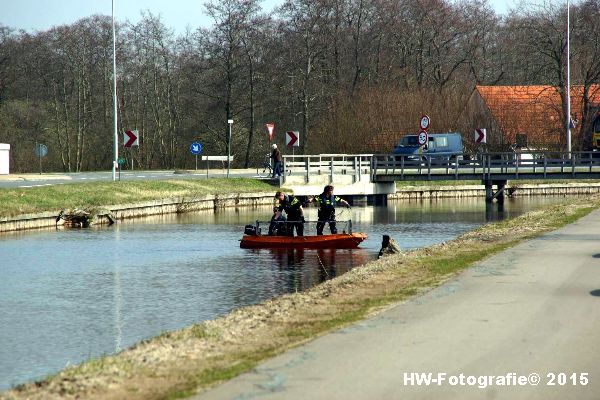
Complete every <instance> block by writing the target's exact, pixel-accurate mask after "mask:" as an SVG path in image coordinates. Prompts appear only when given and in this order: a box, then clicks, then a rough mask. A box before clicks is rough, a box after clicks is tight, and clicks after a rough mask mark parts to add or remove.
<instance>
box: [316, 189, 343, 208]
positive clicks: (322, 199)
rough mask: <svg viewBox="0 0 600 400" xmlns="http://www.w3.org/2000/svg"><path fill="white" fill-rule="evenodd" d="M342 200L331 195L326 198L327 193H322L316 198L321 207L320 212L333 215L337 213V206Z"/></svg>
mask: <svg viewBox="0 0 600 400" xmlns="http://www.w3.org/2000/svg"><path fill="white" fill-rule="evenodd" d="M340 200H341V199H340V198H339V197H338V196H335V195H333V194H332V195H331V196H326V195H325V193H321V194H320V195H318V196H317V197H316V198H315V201H316V202H317V205H318V206H319V211H321V212H324V213H331V212H334V211H335V205H336V203H337V202H339V201H340Z"/></svg>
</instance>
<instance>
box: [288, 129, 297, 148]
mask: <svg viewBox="0 0 600 400" xmlns="http://www.w3.org/2000/svg"><path fill="white" fill-rule="evenodd" d="M285 144H286V146H290V147H292V146H294V147H300V132H298V131H287V132H286V133H285Z"/></svg>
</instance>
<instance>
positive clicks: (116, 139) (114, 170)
mask: <svg viewBox="0 0 600 400" xmlns="http://www.w3.org/2000/svg"><path fill="white" fill-rule="evenodd" d="M112 35H113V103H114V114H115V115H114V120H115V134H114V151H115V158H114V160H113V168H112V178H113V181H116V180H117V165H118V164H117V163H118V160H119V137H118V132H117V39H116V36H115V0H112Z"/></svg>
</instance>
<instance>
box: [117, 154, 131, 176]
mask: <svg viewBox="0 0 600 400" xmlns="http://www.w3.org/2000/svg"><path fill="white" fill-rule="evenodd" d="M131 162H132V163H133V160H132V161H131ZM117 163H118V164H119V180H121V169H122V168H123V164H125V158H123V157H119V159H118V160H117Z"/></svg>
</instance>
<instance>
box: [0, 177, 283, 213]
mask: <svg viewBox="0 0 600 400" xmlns="http://www.w3.org/2000/svg"><path fill="white" fill-rule="evenodd" d="M274 190H275V188H274V187H273V186H271V185H269V184H268V183H265V182H261V181H259V180H256V179H248V178H231V179H225V178H218V179H208V180H183V179H182V180H168V181H118V182H93V183H83V184H72V185H54V186H45V187H35V188H18V189H0V204H2V207H1V209H0V217H12V216H15V215H20V214H31V213H39V212H44V211H58V210H61V209H65V210H68V209H73V208H85V209H89V208H97V207H103V206H107V205H113V204H129V203H137V202H142V201H149V200H159V199H165V198H172V197H198V196H205V195H209V194H217V193H218V194H232V193H256V192H271V191H274Z"/></svg>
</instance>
